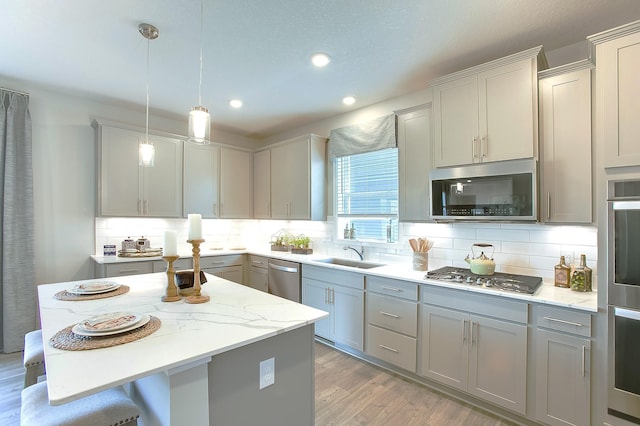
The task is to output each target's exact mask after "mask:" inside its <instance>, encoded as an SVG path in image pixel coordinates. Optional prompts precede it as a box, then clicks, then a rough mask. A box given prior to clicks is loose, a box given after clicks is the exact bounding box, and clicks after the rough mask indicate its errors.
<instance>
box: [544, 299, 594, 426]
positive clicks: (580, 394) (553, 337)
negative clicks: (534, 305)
mask: <svg viewBox="0 0 640 426" xmlns="http://www.w3.org/2000/svg"><path fill="white" fill-rule="evenodd" d="M536 313H537V314H536V317H537V325H538V327H537V330H536V354H537V356H536V420H538V421H541V422H544V423H546V424H549V425H554V426H555V425H562V426H566V425H588V424H590V417H591V416H590V412H591V405H590V383H591V362H590V361H591V356H590V355H591V339H590V336H591V315H589V314H586V313H580V312H574V311H567V310H562V309H555V308H549V307H539V308H538V309H537V311H536Z"/></svg>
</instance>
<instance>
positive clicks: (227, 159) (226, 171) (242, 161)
mask: <svg viewBox="0 0 640 426" xmlns="http://www.w3.org/2000/svg"><path fill="white" fill-rule="evenodd" d="M252 168H253V154H252V153H251V152H250V151H244V150H239V149H233V148H227V147H224V146H223V147H222V148H220V217H221V218H224V219H251V218H252V217H253V189H252V187H253V173H252Z"/></svg>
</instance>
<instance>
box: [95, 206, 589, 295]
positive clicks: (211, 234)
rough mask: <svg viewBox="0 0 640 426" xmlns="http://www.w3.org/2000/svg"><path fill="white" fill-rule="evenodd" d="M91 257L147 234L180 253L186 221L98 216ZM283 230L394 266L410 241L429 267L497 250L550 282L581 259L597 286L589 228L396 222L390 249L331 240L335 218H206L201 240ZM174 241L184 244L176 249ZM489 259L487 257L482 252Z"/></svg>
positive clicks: (501, 261) (255, 239)
mask: <svg viewBox="0 0 640 426" xmlns="http://www.w3.org/2000/svg"><path fill="white" fill-rule="evenodd" d="M95 223H96V246H95V247H96V251H95V253H96V254H97V255H102V252H103V246H104V245H105V244H115V245H116V249H118V250H119V249H120V244H121V242H122V240H124V239H125V238H126V237H131V238H133V239H137V238H140V237H141V236H145V237H146V238H148V239H149V240H150V242H151V247H162V243H163V239H164V230H166V229H174V230H176V231H177V232H178V242H179V249H182V250H188V249H189V245H188V244H187V242H186V239H187V230H188V229H187V220H186V219H145V218H96V222H95ZM281 229H286V230H287V231H289V232H290V233H291V234H293V235H299V234H305V235H306V236H308V237H310V238H311V240H312V244H313V249H314V254H320V255H327V256H341V257H350V256H352V255H353V256H355V253H353V252H351V251H349V252H345V251H344V250H343V247H344V246H345V245H347V243H348V244H351V245H354V244H356V245H360V244H363V245H364V246H365V247H366V258H367V259H368V260H372V261H377V262H382V263H399V264H406V265H407V267H408V268H410V267H411V249H410V247H409V244H408V240H409V239H410V238H418V237H424V238H428V239H433V240H434V241H435V244H434V247H433V248H432V249H431V251H430V252H429V269H436V268H439V267H441V266H448V265H453V266H459V267H468V264H467V263H466V262H465V261H464V258H465V256H467V254H469V255H470V256H471V246H472V244H473V243H479V242H481V243H489V244H493V246H494V248H495V253H494V256H493V257H494V260H495V262H496V271H500V272H512V273H517V274H525V275H535V276H541V277H543V278H544V279H545V280H546V281H553V272H554V269H553V267H554V266H555V265H556V264H557V263H558V260H559V258H560V256H561V255H565V256H569V257H575V261H576V262H577V261H578V260H579V256H580V254H582V253H584V254H586V256H587V264H588V265H589V267H591V268H592V269H593V270H594V274H593V276H594V286H597V283H596V282H595V281H596V277H597V271H596V268H597V259H598V250H597V236H598V234H597V228H596V227H595V226H556V225H543V224H511V223H468V222H465V223H402V224H400V242H398V243H395V244H384V243H367V242H355V241H348V242H345V241H344V240H339V239H337V238H336V237H335V234H334V221H333V218H331V217H330V218H328V220H327V221H326V222H316V221H279V220H226V219H204V220H203V236H204V239H205V240H206V243H205V244H206V247H207V248H218V247H219V248H240V247H249V248H250V247H255V248H259V249H265V250H268V248H269V242H270V240H271V235H273V234H275V233H276V232H278V231H280V230H281ZM180 241H183V242H182V243H180ZM476 254H478V253H476ZM485 254H487V255H488V253H485Z"/></svg>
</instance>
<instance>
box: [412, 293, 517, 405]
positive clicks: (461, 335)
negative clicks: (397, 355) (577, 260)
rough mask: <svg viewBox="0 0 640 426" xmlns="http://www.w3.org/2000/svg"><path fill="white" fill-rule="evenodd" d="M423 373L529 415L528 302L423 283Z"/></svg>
mask: <svg viewBox="0 0 640 426" xmlns="http://www.w3.org/2000/svg"><path fill="white" fill-rule="evenodd" d="M422 302H423V304H422V314H421V321H422V331H421V332H422V335H421V346H422V357H421V360H420V364H421V365H420V371H419V374H421V375H423V376H425V377H428V378H430V379H433V380H436V381H439V382H441V383H444V384H446V385H449V386H451V387H454V388H456V389H459V390H462V391H464V392H468V393H470V394H472V395H474V396H476V397H478V398H481V399H484V400H486V401H489V402H491V403H494V404H496V405H499V406H501V407H504V408H507V409H509V410H511V411H514V412H516V413H520V414H522V415H526V399H527V398H526V390H527V385H526V383H527V318H528V305H527V304H526V303H521V302H514V301H506V300H499V299H498V298H492V297H491V296H483V295H479V294H475V293H472V294H469V295H467V294H461V292H458V291H455V290H448V289H441V288H431V287H427V286H424V287H423V291H422Z"/></svg>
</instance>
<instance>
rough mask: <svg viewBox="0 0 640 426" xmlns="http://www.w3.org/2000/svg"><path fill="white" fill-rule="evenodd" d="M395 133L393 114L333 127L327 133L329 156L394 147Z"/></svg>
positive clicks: (343, 155) (332, 157)
mask: <svg viewBox="0 0 640 426" xmlns="http://www.w3.org/2000/svg"><path fill="white" fill-rule="evenodd" d="M396 133H397V132H396V115H395V114H389V115H384V116H382V117H378V118H374V119H373V120H369V121H365V122H363V123H358V124H353V125H351V126H346V127H340V128H339V129H333V130H331V132H330V133H329V158H330V159H334V158H336V157H345V156H347V155H355V154H362V153H364V152H371V151H378V150H381V149H387V148H395V147H397V146H398V142H397V141H396Z"/></svg>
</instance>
